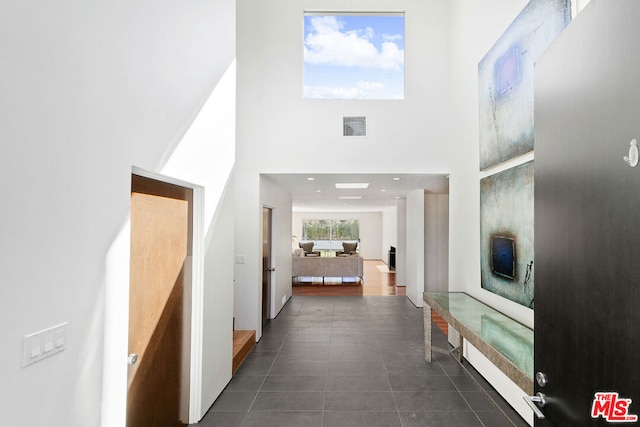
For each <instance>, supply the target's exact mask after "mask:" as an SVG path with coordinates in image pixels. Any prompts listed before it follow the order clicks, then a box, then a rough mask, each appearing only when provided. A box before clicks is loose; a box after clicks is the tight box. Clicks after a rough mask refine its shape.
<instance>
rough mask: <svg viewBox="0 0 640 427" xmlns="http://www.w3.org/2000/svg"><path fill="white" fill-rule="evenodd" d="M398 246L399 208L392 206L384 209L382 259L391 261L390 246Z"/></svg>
mask: <svg viewBox="0 0 640 427" xmlns="http://www.w3.org/2000/svg"><path fill="white" fill-rule="evenodd" d="M390 246H394V247H396V251H397V246H398V208H397V207H396V206H391V207H389V208H387V209H384V210H383V211H382V256H383V258H382V260H383V261H384V262H386V263H388V262H389V247H390Z"/></svg>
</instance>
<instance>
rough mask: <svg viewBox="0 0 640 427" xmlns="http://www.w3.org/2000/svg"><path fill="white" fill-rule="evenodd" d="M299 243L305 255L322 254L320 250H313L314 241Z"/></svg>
mask: <svg viewBox="0 0 640 427" xmlns="http://www.w3.org/2000/svg"><path fill="white" fill-rule="evenodd" d="M299 245H300V247H301V248H302V250H303V251H304V256H320V251H314V250H313V245H314V243H313V242H307V243H299Z"/></svg>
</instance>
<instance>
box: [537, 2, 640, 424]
mask: <svg viewBox="0 0 640 427" xmlns="http://www.w3.org/2000/svg"><path fill="white" fill-rule="evenodd" d="M639 23H640V2H639V1H637V0H616V1H610V0H593V1H592V2H591V3H590V4H589V5H587V7H586V8H585V10H584V11H583V12H582V13H581V14H580V15H578V17H577V19H576V20H575V21H574V22H573V23H572V24H570V25H569V27H568V28H567V29H566V30H565V32H564V33H563V34H561V36H560V37H559V38H558V40H557V41H556V42H555V44H554V45H552V47H551V48H550V49H549V50H548V51H547V52H546V53H545V54H544V55H543V57H542V58H541V60H539V61H538V63H537V65H536V81H535V89H536V97H535V123H536V130H535V260H536V283H535V286H536V290H535V370H536V371H537V372H541V373H544V375H546V379H547V382H548V383H547V384H546V385H544V386H541V385H536V392H539V393H543V394H544V395H545V397H546V400H547V403H546V405H545V406H544V407H543V408H542V412H543V413H544V415H545V417H546V418H545V419H537V420H536V426H540V427H542V426H555V427H571V426H581V427H582V426H590V425H607V424H608V423H609V422H621V421H624V422H628V421H634V420H635V419H636V418H637V417H636V415H640V363H639V362H640V359H639V357H640V334H639V333H638V328H639V327H640V167H635V168H633V167H630V166H629V165H627V164H626V162H625V161H624V160H623V156H628V154H629V150H630V143H631V141H632V139H634V138H637V139H638V140H640V48H639V46H640V27H639Z"/></svg>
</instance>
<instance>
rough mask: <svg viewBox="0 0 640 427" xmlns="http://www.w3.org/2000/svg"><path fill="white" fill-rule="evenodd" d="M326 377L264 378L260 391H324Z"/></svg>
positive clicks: (270, 376)
mask: <svg viewBox="0 0 640 427" xmlns="http://www.w3.org/2000/svg"><path fill="white" fill-rule="evenodd" d="M326 382H327V377H326V376H315V377H313V376H272V375H269V376H268V377H266V379H265V381H264V384H262V388H261V389H260V390H261V391H324V390H325V383H326Z"/></svg>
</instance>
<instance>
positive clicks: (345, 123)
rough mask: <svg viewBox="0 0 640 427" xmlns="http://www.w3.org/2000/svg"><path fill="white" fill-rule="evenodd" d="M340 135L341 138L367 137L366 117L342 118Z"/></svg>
mask: <svg viewBox="0 0 640 427" xmlns="http://www.w3.org/2000/svg"><path fill="white" fill-rule="evenodd" d="M342 135H343V136H367V118H366V117H364V116H363V117H343V118H342Z"/></svg>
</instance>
